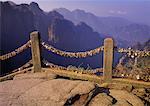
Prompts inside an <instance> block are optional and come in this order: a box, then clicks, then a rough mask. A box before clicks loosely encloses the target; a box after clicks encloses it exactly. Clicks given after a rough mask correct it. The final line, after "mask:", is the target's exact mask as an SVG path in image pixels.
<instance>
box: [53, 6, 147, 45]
mask: <svg viewBox="0 0 150 106" xmlns="http://www.w3.org/2000/svg"><path fill="white" fill-rule="evenodd" d="M54 10H56V11H57V12H59V13H60V14H62V15H63V16H64V18H66V19H68V20H71V21H72V22H74V23H75V24H78V23H79V22H85V23H86V24H87V25H89V26H91V27H92V28H93V29H94V30H95V31H97V32H99V33H102V34H104V35H108V36H112V37H114V38H115V39H117V40H118V41H120V40H121V41H127V42H128V43H130V44H134V43H136V42H144V41H146V40H147V39H149V38H150V26H148V25H144V24H138V23H134V22H131V21H128V20H127V19H124V18H119V17H99V16H96V15H94V14H92V13H89V12H85V11H84V10H80V9H76V10H74V11H69V10H68V9H65V8H58V9H54Z"/></svg>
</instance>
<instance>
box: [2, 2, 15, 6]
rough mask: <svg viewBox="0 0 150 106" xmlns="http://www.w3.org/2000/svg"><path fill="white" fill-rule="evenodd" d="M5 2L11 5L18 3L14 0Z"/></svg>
mask: <svg viewBox="0 0 150 106" xmlns="http://www.w3.org/2000/svg"><path fill="white" fill-rule="evenodd" d="M4 3H7V4H9V5H11V6H14V5H16V4H15V3H14V2H12V1H6V2H4Z"/></svg>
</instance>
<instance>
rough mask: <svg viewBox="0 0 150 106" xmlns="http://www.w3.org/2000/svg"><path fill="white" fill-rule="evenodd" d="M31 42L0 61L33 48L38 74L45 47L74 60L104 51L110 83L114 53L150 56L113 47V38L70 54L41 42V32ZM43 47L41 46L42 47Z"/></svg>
mask: <svg viewBox="0 0 150 106" xmlns="http://www.w3.org/2000/svg"><path fill="white" fill-rule="evenodd" d="M30 38H31V40H30V41H28V42H27V43H26V44H24V45H23V46H21V47H19V48H18V49H16V50H14V51H12V52H10V53H7V54H5V55H2V56H0V60H6V59H9V58H11V57H14V56H16V55H17V54H19V53H21V52H23V51H24V50H26V49H27V48H29V47H31V52H32V62H33V70H34V72H38V71H41V70H42V67H41V54H40V52H41V50H40V47H41V46H42V47H44V48H45V49H46V50H48V51H51V52H52V53H55V54H57V55H60V56H64V57H73V58H85V57H88V56H94V55H96V54H98V53H100V52H102V51H103V54H104V56H103V57H104V59H103V60H104V62H103V77H104V81H106V82H110V81H111V80H112V70H113V69H112V64H113V51H114V50H116V51H117V52H119V53H124V54H125V55H127V56H128V57H131V58H135V57H147V56H150V51H140V50H133V49H131V48H128V49H125V48H115V47H114V46H113V45H114V43H113V40H112V39H111V38H106V39H105V40H104V46H100V47H97V48H95V49H92V50H88V51H83V52H68V51H63V50H59V49H57V48H55V47H53V46H52V45H49V44H47V43H45V42H43V41H41V42H40V34H39V32H37V31H35V32H32V33H31V34H30ZM40 45H41V46H40ZM45 65H46V66H49V67H51V68H52V67H53V68H60V69H66V70H74V71H75V72H77V73H87V74H96V73H97V72H102V69H91V70H79V71H78V69H77V68H75V67H73V66H68V67H67V68H64V67H62V66H56V65H54V64H51V63H48V62H47V63H45Z"/></svg>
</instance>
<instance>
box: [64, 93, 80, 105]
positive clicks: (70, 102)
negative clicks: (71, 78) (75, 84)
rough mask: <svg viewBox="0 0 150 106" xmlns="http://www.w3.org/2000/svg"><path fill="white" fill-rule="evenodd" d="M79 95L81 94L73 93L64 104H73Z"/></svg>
mask: <svg viewBox="0 0 150 106" xmlns="http://www.w3.org/2000/svg"><path fill="white" fill-rule="evenodd" d="M80 96H81V95H79V94H77V95H75V96H73V97H71V98H69V99H68V100H67V101H66V103H65V104H64V106H70V105H72V104H74V102H75V101H77V100H79V99H80Z"/></svg>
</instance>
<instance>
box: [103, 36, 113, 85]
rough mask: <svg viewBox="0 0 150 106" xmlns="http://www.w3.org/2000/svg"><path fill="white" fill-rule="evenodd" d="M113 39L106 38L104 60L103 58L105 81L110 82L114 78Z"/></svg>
mask: <svg viewBox="0 0 150 106" xmlns="http://www.w3.org/2000/svg"><path fill="white" fill-rule="evenodd" d="M113 47H114V44H113V39H112V38H106V39H105V40H104V60H103V78H104V82H106V83H110V82H111V80H112V65H113Z"/></svg>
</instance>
